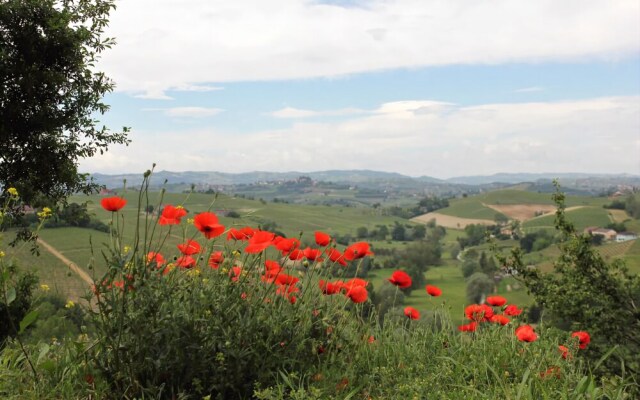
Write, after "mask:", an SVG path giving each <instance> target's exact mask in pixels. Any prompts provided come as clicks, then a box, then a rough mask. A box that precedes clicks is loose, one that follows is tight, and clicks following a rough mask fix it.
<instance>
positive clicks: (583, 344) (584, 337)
mask: <svg viewBox="0 0 640 400" xmlns="http://www.w3.org/2000/svg"><path fill="white" fill-rule="evenodd" d="M571 337H577V338H578V340H579V341H580V349H582V350H584V349H586V348H587V345H588V344H589V342H591V336H589V334H588V333H587V332H585V331H578V332H573V333H572V334H571Z"/></svg>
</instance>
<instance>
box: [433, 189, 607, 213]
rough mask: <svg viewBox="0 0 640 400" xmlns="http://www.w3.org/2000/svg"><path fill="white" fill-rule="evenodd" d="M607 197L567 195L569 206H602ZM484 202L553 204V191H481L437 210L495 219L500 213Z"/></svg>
mask: <svg viewBox="0 0 640 400" xmlns="http://www.w3.org/2000/svg"><path fill="white" fill-rule="evenodd" d="M608 202H609V201H608V199H607V198H605V197H589V196H567V198H566V205H567V207H573V206H593V207H602V205H603V204H606V203H608ZM484 204H488V205H507V204H549V205H553V204H554V203H553V200H552V198H551V193H536V192H528V191H526V190H514V189H505V190H494V191H490V192H486V193H481V194H479V195H476V196H469V197H466V198H460V199H454V200H451V201H450V206H449V207H447V208H443V209H440V210H438V211H437V212H439V213H442V214H446V215H452V216H456V217H461V218H479V219H489V220H493V219H494V217H495V215H496V214H497V213H498V212H497V211H496V210H493V209H491V208H489V207H486V206H485V205H484Z"/></svg>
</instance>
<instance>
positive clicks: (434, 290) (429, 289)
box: [425, 285, 442, 297]
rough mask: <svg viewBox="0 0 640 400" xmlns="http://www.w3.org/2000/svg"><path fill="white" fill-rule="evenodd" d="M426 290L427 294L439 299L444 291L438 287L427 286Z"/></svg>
mask: <svg viewBox="0 0 640 400" xmlns="http://www.w3.org/2000/svg"><path fill="white" fill-rule="evenodd" d="M425 289H426V290H427V293H428V294H429V295H430V296H433V297H438V296H440V295H441V294H442V290H440V288H439V287H437V286H433V285H427V286H426V287H425Z"/></svg>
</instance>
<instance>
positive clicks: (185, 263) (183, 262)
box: [165, 255, 196, 271]
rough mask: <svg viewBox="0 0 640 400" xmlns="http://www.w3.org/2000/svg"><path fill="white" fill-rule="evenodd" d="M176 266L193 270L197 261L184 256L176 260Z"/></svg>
mask: <svg viewBox="0 0 640 400" xmlns="http://www.w3.org/2000/svg"><path fill="white" fill-rule="evenodd" d="M176 265H177V266H178V267H180V268H183V269H188V268H193V267H194V266H195V265H196V260H195V259H194V258H193V257H191V256H189V255H184V256H182V257H179V258H178V259H177V260H176ZM166 270H167V269H165V271H166Z"/></svg>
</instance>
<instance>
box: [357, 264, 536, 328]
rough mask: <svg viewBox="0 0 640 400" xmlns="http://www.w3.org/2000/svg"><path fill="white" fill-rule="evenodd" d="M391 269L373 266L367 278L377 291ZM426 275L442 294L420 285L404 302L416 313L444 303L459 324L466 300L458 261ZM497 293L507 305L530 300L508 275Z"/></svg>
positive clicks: (391, 271) (429, 281)
mask: <svg viewBox="0 0 640 400" xmlns="http://www.w3.org/2000/svg"><path fill="white" fill-rule="evenodd" d="M398 269H402V268H401V267H400V268H398ZM395 270H396V269H395V268H383V269H376V270H374V271H371V272H370V273H369V277H368V278H367V279H368V280H369V281H371V283H372V284H373V285H374V288H376V290H378V289H379V288H380V287H381V286H382V285H386V284H388V283H385V281H386V280H387V279H388V278H389V277H390V276H391V274H392V273H393V271H395ZM426 278H427V284H429V285H436V286H438V287H439V288H440V289H442V296H440V297H437V298H433V297H431V296H429V295H428V294H427V292H426V291H425V290H424V289H423V288H422V289H418V290H414V291H412V292H411V295H409V296H408V297H406V298H405V305H407V306H412V307H415V308H416V309H418V311H420V312H427V311H429V310H433V309H434V308H436V307H437V306H438V305H440V304H442V303H444V305H445V308H446V309H447V310H448V311H449V314H450V316H451V319H452V320H453V322H454V323H455V324H460V323H462V322H463V320H464V308H465V307H466V306H467V305H468V304H469V302H468V301H467V299H466V287H467V286H466V281H465V279H464V277H463V276H462V272H461V271H460V267H459V263H457V262H455V261H450V262H447V263H446V264H445V265H442V266H438V267H431V268H430V269H429V271H427V273H426ZM507 285H510V286H511V289H512V290H511V291H507ZM498 294H500V295H501V296H504V297H506V298H507V300H508V302H509V304H516V305H518V306H519V307H523V306H527V305H530V304H531V302H532V300H531V297H530V296H529V295H528V294H527V292H526V290H525V289H524V288H523V287H519V288H518V287H517V286H516V283H515V281H514V280H513V279H512V278H506V279H505V280H503V281H502V282H501V283H500V285H499V286H498Z"/></svg>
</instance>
